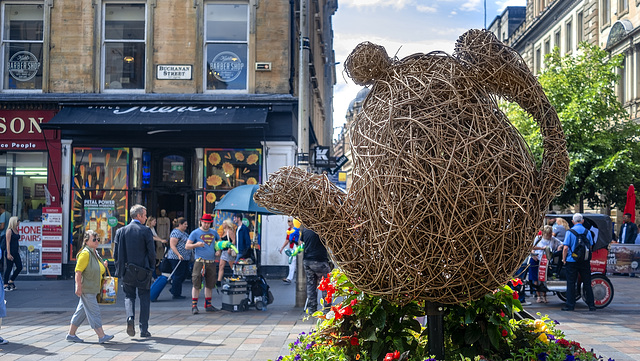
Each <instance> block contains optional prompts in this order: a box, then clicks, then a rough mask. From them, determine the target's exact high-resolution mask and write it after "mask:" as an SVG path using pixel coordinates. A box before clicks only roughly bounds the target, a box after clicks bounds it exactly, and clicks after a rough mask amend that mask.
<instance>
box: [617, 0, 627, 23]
mask: <svg viewBox="0 0 640 361" xmlns="http://www.w3.org/2000/svg"><path fill="white" fill-rule="evenodd" d="M625 2H626V7H625ZM628 13H629V0H618V13H617V15H618V19H620V18H621V17H623V16H624V15H627V14H628Z"/></svg>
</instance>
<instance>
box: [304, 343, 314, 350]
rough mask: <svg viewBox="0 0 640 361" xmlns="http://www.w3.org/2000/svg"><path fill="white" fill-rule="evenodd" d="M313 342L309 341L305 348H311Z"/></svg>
mask: <svg viewBox="0 0 640 361" xmlns="http://www.w3.org/2000/svg"><path fill="white" fill-rule="evenodd" d="M313 344H314V343H313V342H311V343H308V344H307V346H306V347H305V348H304V349H305V350H308V349H310V348H311V347H313Z"/></svg>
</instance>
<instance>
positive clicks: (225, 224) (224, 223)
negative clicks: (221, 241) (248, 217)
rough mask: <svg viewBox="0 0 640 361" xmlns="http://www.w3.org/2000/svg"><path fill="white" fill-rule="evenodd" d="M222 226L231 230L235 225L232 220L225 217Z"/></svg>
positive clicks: (234, 228)
mask: <svg viewBox="0 0 640 361" xmlns="http://www.w3.org/2000/svg"><path fill="white" fill-rule="evenodd" d="M222 226H223V228H224V226H226V227H227V228H229V229H230V230H232V231H235V230H236V225H235V224H233V222H232V221H231V220H230V219H229V218H227V219H225V220H224V221H222Z"/></svg>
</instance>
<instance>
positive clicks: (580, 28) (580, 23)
mask: <svg viewBox="0 0 640 361" xmlns="http://www.w3.org/2000/svg"><path fill="white" fill-rule="evenodd" d="M583 41H584V12H582V11H580V12H578V13H577V14H576V48H577V47H578V46H580V43H581V42H583Z"/></svg>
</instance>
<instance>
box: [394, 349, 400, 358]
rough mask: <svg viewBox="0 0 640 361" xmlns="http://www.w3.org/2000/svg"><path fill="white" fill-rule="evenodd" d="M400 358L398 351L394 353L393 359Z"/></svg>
mask: <svg viewBox="0 0 640 361" xmlns="http://www.w3.org/2000/svg"><path fill="white" fill-rule="evenodd" d="M399 358H400V352H398V350H395V351H393V359H394V360H397V359H399Z"/></svg>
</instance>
